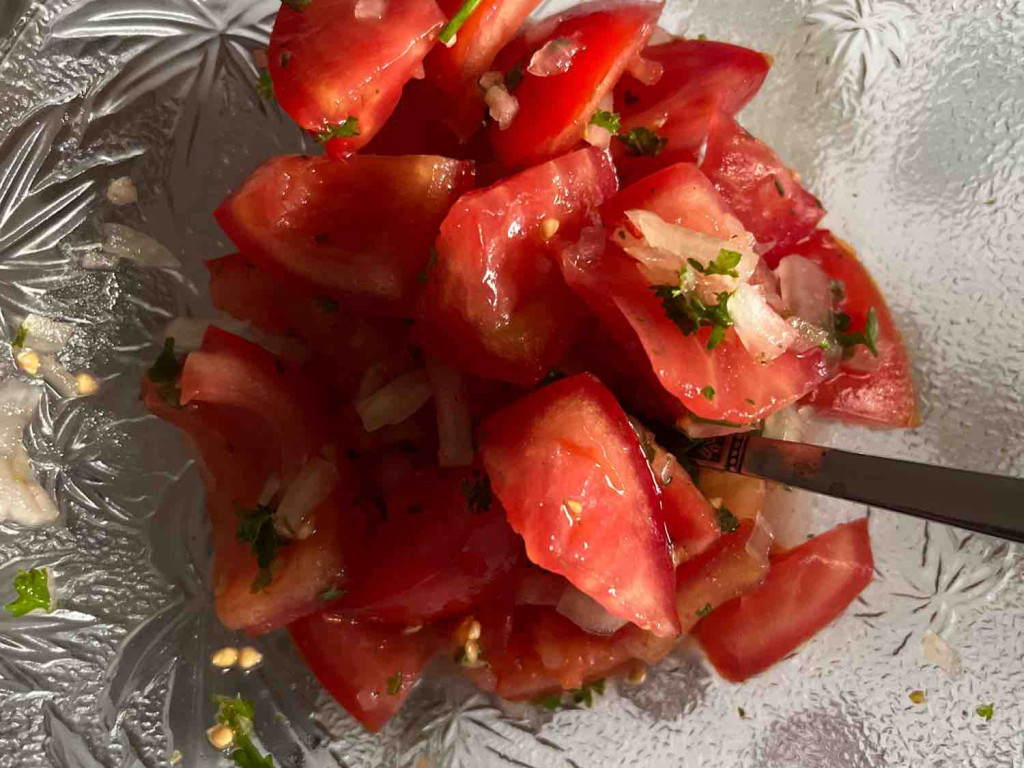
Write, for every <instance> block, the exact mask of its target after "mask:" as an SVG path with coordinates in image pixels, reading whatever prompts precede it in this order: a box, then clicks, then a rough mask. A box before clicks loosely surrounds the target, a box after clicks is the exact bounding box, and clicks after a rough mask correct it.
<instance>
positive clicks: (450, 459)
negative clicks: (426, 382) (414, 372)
mask: <svg viewBox="0 0 1024 768" xmlns="http://www.w3.org/2000/svg"><path fill="white" fill-rule="evenodd" d="M427 377H428V378H429V379H430V386H431V388H432V389H433V391H434V408H435V409H436V410H437V441H438V450H437V460H438V464H440V465H441V466H442V467H466V466H469V465H470V464H472V463H473V453H474V452H473V419H472V416H471V415H470V413H469V406H468V404H467V403H466V394H465V392H464V390H463V384H462V374H460V373H459V372H458V370H456V369H455V368H452V367H451V366H450V365H447V364H445V363H442V362H441V361H440V360H437V359H435V358H432V357H428V358H427Z"/></svg>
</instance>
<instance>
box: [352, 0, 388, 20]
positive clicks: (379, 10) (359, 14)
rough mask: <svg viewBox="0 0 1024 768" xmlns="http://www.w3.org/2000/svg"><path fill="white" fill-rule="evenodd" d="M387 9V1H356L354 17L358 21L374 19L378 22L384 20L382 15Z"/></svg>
mask: <svg viewBox="0 0 1024 768" xmlns="http://www.w3.org/2000/svg"><path fill="white" fill-rule="evenodd" d="M387 9H388V0H356V5H355V9H354V12H355V15H356V18H357V19H359V20H360V21H363V20H365V19H376V20H377V21H380V20H381V19H383V18H384V13H385V11H387Z"/></svg>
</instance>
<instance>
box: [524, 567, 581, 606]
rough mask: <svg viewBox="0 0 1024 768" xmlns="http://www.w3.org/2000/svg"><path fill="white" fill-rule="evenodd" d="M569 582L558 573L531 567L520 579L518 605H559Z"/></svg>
mask: <svg viewBox="0 0 1024 768" xmlns="http://www.w3.org/2000/svg"><path fill="white" fill-rule="evenodd" d="M568 587H569V582H567V581H566V580H565V579H564V578H562V577H561V576H559V575H558V574H555V573H551V572H550V571H543V570H541V569H539V568H531V569H530V570H529V571H527V572H526V574H525V575H524V576H523V577H522V579H520V580H519V588H518V589H517V590H516V605H549V606H555V605H558V602H559V600H561V599H562V594H563V593H564V592H565V590H566V589H567V588H568Z"/></svg>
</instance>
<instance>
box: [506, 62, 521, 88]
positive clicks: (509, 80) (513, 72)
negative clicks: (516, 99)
mask: <svg viewBox="0 0 1024 768" xmlns="http://www.w3.org/2000/svg"><path fill="white" fill-rule="evenodd" d="M522 82H523V63H522V62H519V63H518V64H516V65H515V66H514V67H512V69H510V70H509V71H508V73H507V74H506V75H505V90H506V91H508V92H509V93H512V91H514V90H515V89H516V88H518V87H519V84H520V83H522Z"/></svg>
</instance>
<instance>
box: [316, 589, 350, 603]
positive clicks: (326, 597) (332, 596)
mask: <svg viewBox="0 0 1024 768" xmlns="http://www.w3.org/2000/svg"><path fill="white" fill-rule="evenodd" d="M347 593H348V590H346V589H340V588H339V587H338V585H337V584H332V585H331V586H329V587H328V588H327V589H325V590H324V591H323V592H321V593H320V594H319V595H317V597H319V598H320V599H321V600H323V601H324V602H325V603H329V602H330V601H331V600H337V599H338V598H339V597H341V596H342V595H344V594H347Z"/></svg>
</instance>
